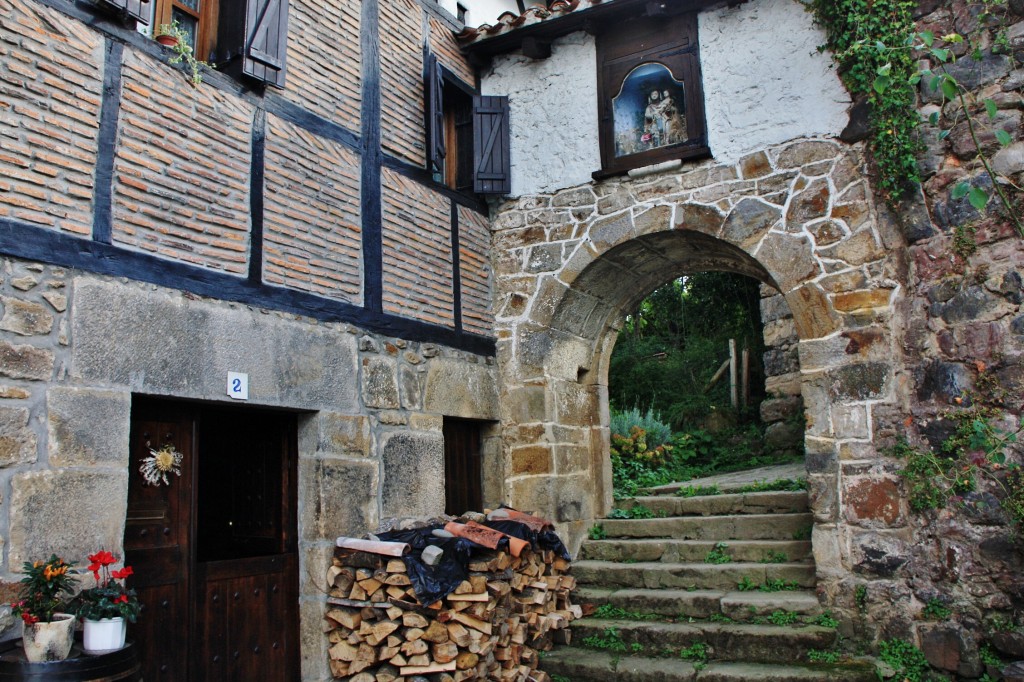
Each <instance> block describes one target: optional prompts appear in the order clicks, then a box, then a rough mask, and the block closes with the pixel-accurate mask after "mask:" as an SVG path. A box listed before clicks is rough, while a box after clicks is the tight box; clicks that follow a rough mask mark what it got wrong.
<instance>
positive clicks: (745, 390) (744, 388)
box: [740, 347, 750, 412]
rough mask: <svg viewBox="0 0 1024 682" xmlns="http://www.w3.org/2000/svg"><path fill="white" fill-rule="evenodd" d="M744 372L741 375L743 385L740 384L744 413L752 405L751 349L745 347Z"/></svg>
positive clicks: (742, 361)
mask: <svg viewBox="0 0 1024 682" xmlns="http://www.w3.org/2000/svg"><path fill="white" fill-rule="evenodd" d="M740 364H741V365H742V371H741V373H740V377H741V384H740V386H741V387H740V400H741V401H742V403H743V411H744V412H746V411H747V405H748V404H749V403H750V349H749V348H746V347H744V348H743V355H742V360H741V362H740Z"/></svg>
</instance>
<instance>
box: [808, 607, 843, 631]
mask: <svg viewBox="0 0 1024 682" xmlns="http://www.w3.org/2000/svg"><path fill="white" fill-rule="evenodd" d="M807 624H808V625H817V626H818V627H822V628H831V629H833V630H835V629H836V628H837V627H839V621H838V620H836V619H835V618H833V617H832V612H831V611H825V612H824V613H821V614H819V615H817V616H815V617H814V618H810V619H808V620H807Z"/></svg>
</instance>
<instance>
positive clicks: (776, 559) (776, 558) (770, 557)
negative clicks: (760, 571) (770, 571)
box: [761, 549, 789, 564]
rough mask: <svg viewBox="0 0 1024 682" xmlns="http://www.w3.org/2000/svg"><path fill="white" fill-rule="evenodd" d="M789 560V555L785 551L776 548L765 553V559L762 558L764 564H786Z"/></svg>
mask: <svg viewBox="0 0 1024 682" xmlns="http://www.w3.org/2000/svg"><path fill="white" fill-rule="evenodd" d="M787 561H789V555H788V554H786V553H785V552H776V551H775V550H774V549H773V550H771V551H769V552H768V554H766V555H765V557H764V559H762V560H761V563H762V564H784V563H786V562H787Z"/></svg>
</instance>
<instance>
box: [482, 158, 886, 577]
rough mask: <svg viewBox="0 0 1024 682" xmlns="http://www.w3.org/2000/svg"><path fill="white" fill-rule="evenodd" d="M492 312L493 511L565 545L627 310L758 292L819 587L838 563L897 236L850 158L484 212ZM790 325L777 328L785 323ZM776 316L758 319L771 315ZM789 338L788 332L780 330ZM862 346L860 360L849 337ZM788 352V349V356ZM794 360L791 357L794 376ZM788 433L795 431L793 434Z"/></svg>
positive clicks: (527, 200)
mask: <svg viewBox="0 0 1024 682" xmlns="http://www.w3.org/2000/svg"><path fill="white" fill-rule="evenodd" d="M494 225H495V247H496V252H495V272H496V282H497V297H496V301H495V308H496V311H497V313H496V315H497V316H496V325H497V334H498V339H499V343H498V358H499V365H500V367H501V370H502V387H501V390H502V393H501V394H502V399H503V400H502V405H501V407H502V415H503V424H504V435H505V443H504V448H505V450H504V451H505V455H506V462H507V466H508V468H509V469H508V470H509V480H508V483H507V491H508V493H507V496H508V497H509V499H510V500H512V502H513V504H518V505H520V506H521V507H523V508H527V509H529V508H538V509H545V510H547V511H548V513H551V514H553V515H554V516H555V517H556V519H557V520H558V521H559V522H561V524H562V528H561V530H562V531H563V532H565V533H566V535H567V536H568V537H570V538H571V539H572V540H576V541H578V539H579V538H580V537H581V534H582V531H583V529H584V528H585V526H586V525H588V524H589V522H590V519H592V518H594V517H596V516H598V515H600V514H602V513H604V511H605V510H606V509H607V505H608V504H609V502H610V494H611V491H610V486H609V485H608V479H609V476H610V469H609V463H608V451H607V439H608V435H607V423H608V422H607V419H608V415H607V386H606V382H607V362H608V357H609V355H610V352H611V348H612V346H613V345H614V340H615V336H616V333H617V330H618V325H620V324H621V321H622V319H623V316H624V315H625V314H626V313H627V312H628V311H629V310H630V309H631V307H632V305H634V304H635V303H636V302H637V301H638V300H639V299H640V298H642V297H643V296H644V295H645V294H647V293H648V292H650V291H651V290H653V289H654V288H655V287H657V286H658V285H660V284H662V283H664V282H665V281H668V280H670V279H671V278H673V277H676V276H679V275H681V274H684V273H686V272H691V271H699V270H706V269H727V270H733V271H737V272H741V273H743V274H747V275H750V276H753V277H757V278H759V279H761V280H762V281H763V282H765V283H766V284H768V285H770V286H771V287H772V288H773V289H775V290H778V291H780V292H781V293H782V295H783V297H784V303H783V301H782V299H773V298H768V299H766V301H765V310H766V313H770V314H771V315H772V316H773V319H772V322H773V323H774V322H779V321H783V320H786V319H787V318H788V317H789V315H791V318H790V321H789V322H781V323H780V324H778V325H776V327H774V328H773V327H771V326H769V330H768V333H769V334H775V335H776V337H777V340H778V343H779V344H780V346H779V348H780V349H781V348H782V346H781V344H784V343H792V342H793V339H792V338H791V334H792V332H791V329H795V330H796V333H797V334H798V336H799V343H798V344H797V345H794V346H792V347H791V348H790V349H788V350H780V351H779V352H780V354H785V353H788V355H786V356H785V360H784V361H780V363H779V367H780V368H782V369H779V370H777V371H776V372H774V373H775V374H776V375H777V379H775V380H774V381H775V384H773V386H774V387H776V388H778V389H779V391H780V393H782V395H783V396H793V395H794V392H795V391H799V392H800V393H801V394H802V397H803V400H804V401H805V403H806V404H807V405H808V406H813V409H810V408H809V410H808V415H807V431H806V434H805V435H806V447H807V449H808V451H809V454H808V470H809V474H810V481H811V491H812V498H813V500H814V507H815V512H816V515H817V516H816V519H817V524H818V525H817V528H818V532H819V533H820V534H821V535H820V537H822V538H829V540H828V541H823V540H819V541H817V542H816V546H815V552H816V559H817V563H818V569H819V580H821V581H822V582H823V583H831V582H835V581H836V580H838V579H840V577H841V576H842V575H844V574H845V573H846V572H847V571H849V570H850V567H851V566H852V563H853V560H854V559H853V556H854V551H855V544H854V538H855V537H856V533H857V531H856V528H855V523H854V522H855V521H856V520H855V519H852V518H850V517H849V516H848V515H846V514H845V513H844V510H843V508H842V507H841V506H840V505H839V500H840V499H841V495H842V485H843V481H842V477H841V473H840V466H839V457H840V452H844V453H847V454H846V455H845V456H846V457H849V458H852V459H865V460H868V461H872V460H873V459H875V458H877V454H875V453H872V452H871V451H869V449H866V448H865V447H863V445H866V444H869V443H870V442H871V439H872V437H873V431H872V421H871V418H870V416H869V415H871V414H872V413H874V412H876V411H879V410H885V409H891V408H890V407H887V406H891V405H893V404H894V403H896V402H897V401H898V396H899V395H900V384H899V382H898V381H897V379H896V377H897V376H899V375H900V373H901V370H900V367H899V365H898V364H897V363H894V362H893V360H894V358H895V357H896V353H895V346H894V344H895V343H896V337H895V336H894V335H892V333H891V332H892V330H898V328H899V324H898V322H897V321H896V320H895V319H894V317H893V314H894V311H895V310H896V308H895V303H896V302H898V301H899V300H901V298H902V295H903V288H902V284H901V282H902V279H903V266H902V264H901V263H900V261H899V259H897V258H893V257H892V254H893V253H895V252H897V251H898V249H899V248H900V246H901V244H902V238H901V236H900V234H899V233H898V231H897V230H896V229H895V227H894V226H892V225H891V224H889V223H879V222H877V221H876V219H875V207H874V205H873V202H872V200H871V197H870V194H869V191H868V186H867V181H866V179H865V176H864V165H863V157H862V156H861V155H860V151H859V150H858V149H857V148H849V147H846V146H845V145H841V144H838V143H836V142H832V141H827V140H810V141H798V142H794V143H790V144H786V145H780V146H778V147H772V148H768V149H766V150H764V151H762V152H757V153H754V154H751V155H749V156H747V157H744V158H743V159H741V160H740V161H739V162H738V163H736V164H735V165H723V164H716V163H715V162H713V161H707V162H703V163H700V164H694V165H692V166H689V165H688V166H686V167H684V168H681V169H678V170H669V171H665V172H659V173H651V174H644V173H641V174H638V175H637V177H635V178H625V179H615V180H610V181H606V182H602V183H592V184H589V185H583V186H578V187H573V188H568V189H565V190H562V191H559V192H557V193H553V194H543V195H535V196H529V197H521V198H519V199H518V200H514V201H509V202H507V203H506V204H504V205H503V206H501V207H499V209H498V212H497V216H496V219H495V221H494ZM787 308H788V312H787ZM773 310H774V311H775V312H771V311H773ZM788 325H792V326H791V327H790V326H788ZM854 337H855V338H858V339H862V340H863V342H862V343H860V344H859V345H857V344H852V343H851V338H854ZM795 349H798V350H795ZM794 352H798V353H799V365H797V364H796V360H797V359H796V358H795V357H794ZM798 423H799V422H798Z"/></svg>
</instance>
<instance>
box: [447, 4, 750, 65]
mask: <svg viewBox="0 0 1024 682" xmlns="http://www.w3.org/2000/svg"><path fill="white" fill-rule="evenodd" d="M584 1H586V0H584ZM590 1H591V2H593V3H594V4H591V5H589V6H588V7H583V8H579V9H576V10H574V11H571V12H567V13H565V14H561V15H560V16H551V17H549V18H546V19H543V20H540V21H536V22H534V23H529V24H526V25H524V26H521V27H514V28H509V29H507V30H504V31H501V32H500V33H497V34H496V35H493V36H490V37H487V36H485V37H482V38H476V39H474V40H472V42H466V43H464V44H463V45H462V51H463V53H465V54H466V55H467V56H469V57H471V58H473V59H474V60H481V61H482V60H487V59H490V58H491V57H494V56H495V55H499V54H504V53H507V52H514V51H516V50H519V49H521V48H522V46H523V41H524V40H526V39H531V40H533V41H544V42H550V41H552V40H554V39H556V38H560V37H562V36H565V35H569V34H570V33H576V32H577V31H588V32H592V31H593V30H595V28H596V27H597V26H598V25H599V24H601V23H604V22H606V21H611V20H615V19H621V18H623V17H639V16H644V15H650V16H657V15H659V14H683V13H687V12H698V11H701V10H706V9H710V8H712V7H715V6H730V7H731V6H734V5H739V4H742V3H743V2H745V1H746V0H660V1H652V0H604V1H602V0H590ZM581 4H582V3H581ZM468 30H469V31H476V29H468ZM484 32H485V33H486V30H485V31H484ZM466 33H467V31H465V30H464V31H463V35H465V34H466Z"/></svg>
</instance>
